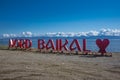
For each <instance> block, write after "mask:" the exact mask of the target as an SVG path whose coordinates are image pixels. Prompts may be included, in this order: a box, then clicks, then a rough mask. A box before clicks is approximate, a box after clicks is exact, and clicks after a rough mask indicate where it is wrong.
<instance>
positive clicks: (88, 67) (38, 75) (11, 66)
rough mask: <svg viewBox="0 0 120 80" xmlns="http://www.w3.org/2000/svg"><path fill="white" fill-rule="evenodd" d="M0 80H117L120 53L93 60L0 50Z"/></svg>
mask: <svg viewBox="0 0 120 80" xmlns="http://www.w3.org/2000/svg"><path fill="white" fill-rule="evenodd" d="M0 80H120V53H113V56H112V57H92V56H81V55H65V54H53V53H51V54H50V53H49V54H48V53H46V54H45V53H36V52H28V51H26V52H25V51H12V50H0Z"/></svg>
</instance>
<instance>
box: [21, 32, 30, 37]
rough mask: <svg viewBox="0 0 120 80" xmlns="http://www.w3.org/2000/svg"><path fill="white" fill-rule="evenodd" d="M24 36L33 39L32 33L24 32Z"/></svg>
mask: <svg viewBox="0 0 120 80" xmlns="http://www.w3.org/2000/svg"><path fill="white" fill-rule="evenodd" d="M22 36H24V37H32V32H29V31H28V32H22Z"/></svg>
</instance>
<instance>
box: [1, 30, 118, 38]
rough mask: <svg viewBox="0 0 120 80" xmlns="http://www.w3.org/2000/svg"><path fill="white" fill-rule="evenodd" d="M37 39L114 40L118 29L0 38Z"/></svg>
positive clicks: (26, 34)
mask: <svg viewBox="0 0 120 80" xmlns="http://www.w3.org/2000/svg"><path fill="white" fill-rule="evenodd" d="M22 37H24V38H25V37H26V38H28V37H29V38H30V37H32V38H38V37H56V38H57V37H62V38H63V37H65V38H66V37H67V38H71V37H72V38H90V39H91V38H111V39H112V38H114V39H120V30H118V29H101V30H100V31H88V32H78V33H75V32H54V33H53V32H50V33H46V34H36V33H32V32H29V31H28V32H22V33H20V34H2V35H0V38H1V39H2V38H22Z"/></svg>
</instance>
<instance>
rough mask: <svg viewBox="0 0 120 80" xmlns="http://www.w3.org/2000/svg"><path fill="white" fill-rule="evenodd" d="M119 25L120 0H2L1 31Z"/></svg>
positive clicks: (75, 29)
mask: <svg viewBox="0 0 120 80" xmlns="http://www.w3.org/2000/svg"><path fill="white" fill-rule="evenodd" d="M102 28H110V29H120V0H0V34H3V33H8V34H9V33H20V32H23V31H31V32H33V33H47V32H82V31H83V32H84V31H90V30H99V29H102Z"/></svg>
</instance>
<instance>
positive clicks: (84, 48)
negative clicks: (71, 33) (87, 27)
mask: <svg viewBox="0 0 120 80" xmlns="http://www.w3.org/2000/svg"><path fill="white" fill-rule="evenodd" d="M83 51H84V52H90V50H87V49H86V39H83Z"/></svg>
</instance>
